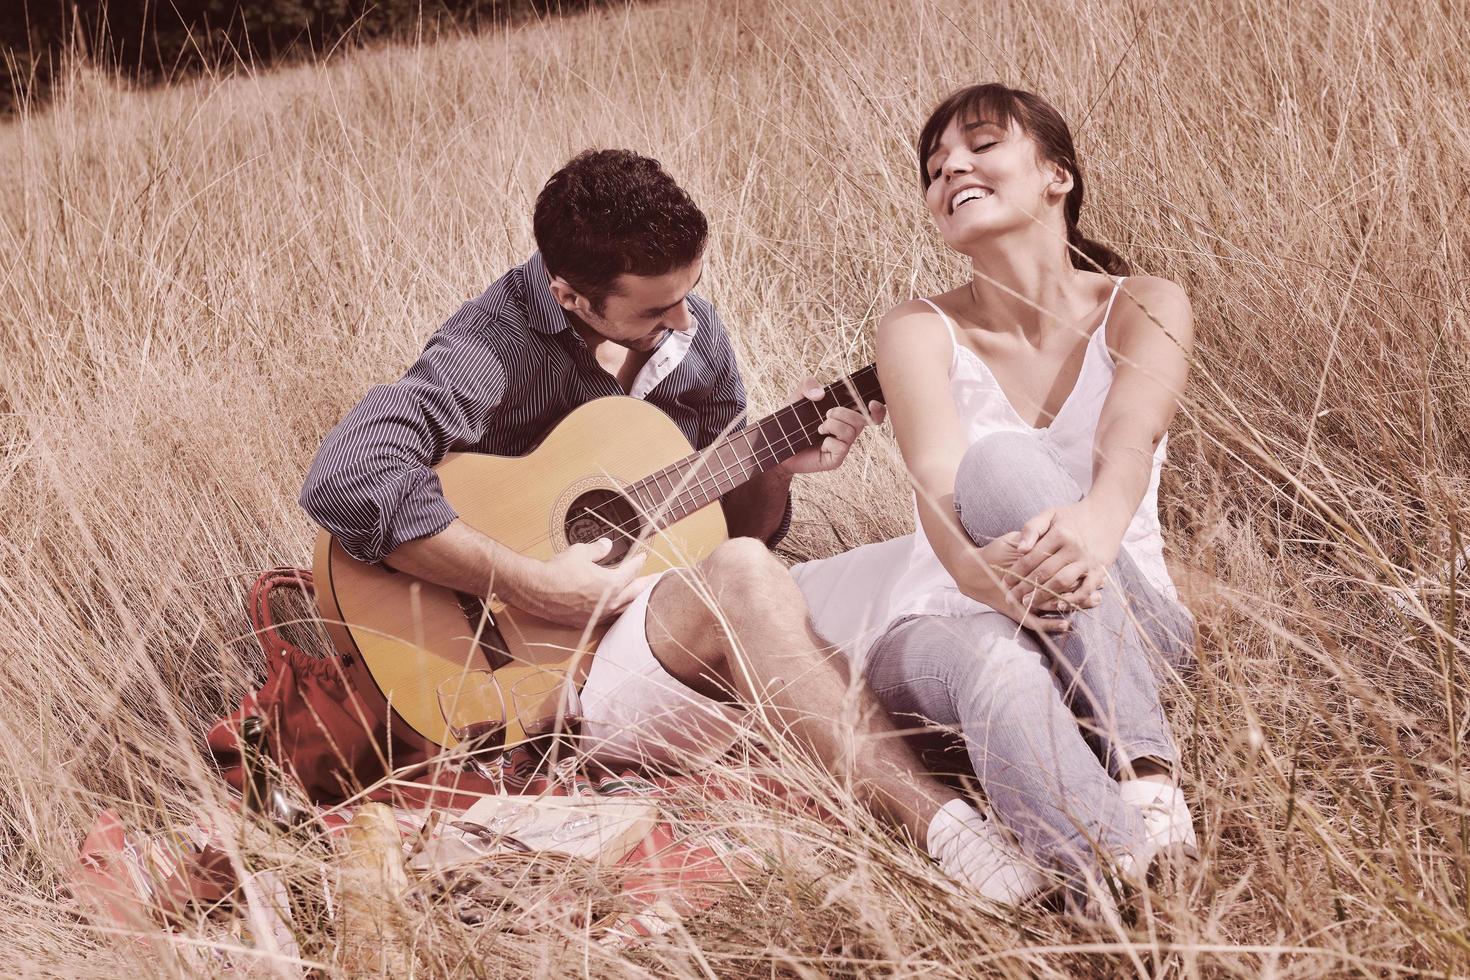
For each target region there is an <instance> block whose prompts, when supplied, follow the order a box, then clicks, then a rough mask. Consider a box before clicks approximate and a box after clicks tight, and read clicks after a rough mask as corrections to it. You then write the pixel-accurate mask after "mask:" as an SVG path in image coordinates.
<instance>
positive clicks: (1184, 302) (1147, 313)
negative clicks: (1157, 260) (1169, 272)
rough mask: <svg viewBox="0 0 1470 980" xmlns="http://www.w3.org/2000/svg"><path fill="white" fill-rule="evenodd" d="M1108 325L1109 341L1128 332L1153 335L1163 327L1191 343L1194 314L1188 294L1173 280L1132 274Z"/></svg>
mask: <svg viewBox="0 0 1470 980" xmlns="http://www.w3.org/2000/svg"><path fill="white" fill-rule="evenodd" d="M1112 319H1113V321H1114V323H1110V324H1109V325H1108V333H1109V334H1110V340H1112V341H1114V342H1116V341H1121V340H1123V339H1124V337H1126V336H1128V335H1138V334H1152V333H1155V332H1157V331H1158V330H1160V329H1162V330H1163V331H1164V332H1165V333H1167V334H1170V335H1172V336H1173V337H1175V339H1177V340H1180V341H1184V342H1186V343H1187V342H1188V340H1189V338H1191V337H1192V336H1193V332H1194V314H1193V310H1192V309H1191V307H1190V304H1189V294H1188V293H1186V292H1185V291H1184V287H1182V286H1180V285H1179V284H1178V283H1177V282H1174V281H1173V280H1172V279H1165V278H1163V277H1162V276H1129V277H1128V278H1127V279H1125V280H1124V281H1123V286H1122V288H1121V289H1120V290H1119V296H1118V301H1117V305H1116V307H1115V308H1114V310H1113V317H1112Z"/></svg>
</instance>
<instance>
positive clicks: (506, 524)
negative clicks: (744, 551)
mask: <svg viewBox="0 0 1470 980" xmlns="http://www.w3.org/2000/svg"><path fill="white" fill-rule="evenodd" d="M691 452H692V447H691V446H690V445H689V442H688V440H687V439H685V437H684V434H683V433H682V432H681V431H680V430H679V428H678V426H676V425H675V424H674V423H673V422H672V421H671V420H670V419H669V418H668V417H667V416H666V415H664V414H663V413H662V412H660V411H659V410H658V409H657V408H655V407H653V406H652V405H649V404H647V403H646V402H644V401H641V400H639V399H636V398H623V397H613V398H600V399H597V400H595V401H591V402H588V403H586V404H584V405H581V406H579V407H578V408H577V409H575V410H574V411H572V412H571V413H570V414H569V415H567V417H566V418H565V419H563V420H562V421H561V422H560V423H559V424H558V425H557V426H556V428H554V429H553V430H552V431H551V432H550V433H549V434H548V435H547V436H546V438H545V439H544V440H543V441H542V442H541V444H540V445H539V446H537V447H536V449H534V450H533V451H532V452H531V453H530V454H529V455H526V456H520V457H507V456H491V455H485V454H479V453H451V454H449V455H448V456H446V457H445V458H444V460H443V462H442V463H440V464H439V466H438V467H436V472H437V473H438V475H439V480H440V482H441V484H442V485H443V488H444V496H445V499H446V500H448V502H449V504H450V505H451V506H452V507H453V508H454V510H455V511H456V512H457V513H458V514H459V516H460V518H461V519H462V520H463V521H464V522H465V523H466V524H468V525H470V526H471V527H473V528H475V529H476V530H479V531H481V532H483V533H484V534H485V535H487V536H489V537H490V538H493V539H494V540H496V541H498V542H500V543H501V544H503V545H505V546H506V547H509V548H511V549H513V550H515V551H517V552H519V553H521V554H523V555H527V556H529V557H532V558H538V559H543V560H544V559H548V558H551V557H553V556H554V555H556V554H557V553H559V552H561V551H565V550H566V549H567V548H568V547H569V546H570V545H571V544H572V543H574V539H579V540H589V541H590V540H595V539H596V538H597V537H601V536H604V534H605V532H606V531H607V527H606V522H605V521H603V522H601V523H599V521H598V520H595V519H589V518H588V517H587V516H586V509H585V508H586V505H587V501H588V500H598V499H603V500H606V499H609V498H611V497H621V494H622V491H623V490H624V489H625V488H627V487H629V486H630V485H632V484H634V483H636V482H637V481H639V480H641V479H643V478H645V477H647V476H649V475H650V474H652V473H655V472H657V471H660V470H663V469H665V468H667V467H670V466H672V465H673V464H675V463H677V462H678V461H680V460H682V459H685V458H687V457H688V456H689V455H690V454H691ZM629 513H631V510H630V511H629ZM578 515H582V517H581V518H580V519H579V518H578ZM635 522H636V523H637V524H638V530H639V533H638V534H636V535H634V536H635V537H639V538H642V540H643V546H644V547H646V548H647V550H648V551H649V557H648V562H647V564H646V565H645V566H644V568H643V572H644V573H649V572H656V571H659V570H662V569H664V568H669V567H675V566H687V565H690V564H693V563H695V562H697V561H699V560H701V559H702V558H704V557H706V556H708V555H709V554H710V553H711V552H712V551H714V549H715V548H716V547H717V546H718V545H719V544H720V542H722V541H724V540H725V539H726V537H727V531H726V527H725V517H724V513H723V512H722V511H721V510H720V508H719V506H718V502H717V501H716V502H715V503H713V505H707V506H703V507H701V508H700V509H698V510H695V511H693V512H692V513H689V514H687V515H684V516H682V517H681V518H679V519H677V520H672V521H670V522H668V523H667V525H666V526H662V527H658V528H657V529H655V526H654V524H653V523H652V522H650V521H649V520H648V514H647V513H646V512H645V513H644V514H643V517H642V519H641V520H637V519H634V520H633V521H630V522H629V523H630V524H631V523H635ZM659 523H662V522H659ZM624 538H625V546H626V543H627V542H626V535H625V536H624ZM314 572H315V577H316V582H317V593H318V595H317V601H318V604H319V606H320V609H321V613H322V618H323V619H324V620H325V622H326V625H327V629H328V631H329V633H330V634H331V637H332V640H333V642H334V643H335V645H336V647H337V649H338V651H339V652H340V653H341V654H342V655H343V657H344V659H345V660H346V662H347V664H348V670H349V674H350V677H351V680H352V681H353V683H354V685H355V687H356V689H357V691H358V693H359V694H360V696H362V697H363V698H364V700H365V701H366V702H368V705H369V707H370V708H372V709H375V710H377V711H379V712H380V720H381V721H383V722H385V723H387V724H389V725H391V727H392V732H393V734H394V735H397V736H400V737H402V738H403V739H404V740H405V741H407V742H409V743H410V744H414V745H419V746H421V747H426V746H425V744H424V743H431V744H433V745H452V744H454V741H455V740H454V738H453V736H452V735H451V734H450V733H449V732H448V731H447V730H446V728H445V722H444V717H443V714H442V713H441V711H440V707H439V703H438V697H437V690H438V686H439V684H440V683H441V682H442V681H444V680H447V679H449V678H451V677H454V676H457V675H459V674H460V673H461V672H462V671H464V670H465V669H466V668H468V669H487V670H489V669H493V670H494V671H495V672H496V675H497V677H498V678H499V679H500V682H501V686H502V688H503V689H504V690H507V691H508V690H509V687H510V684H512V683H514V681H515V679H516V677H517V675H519V674H524V673H526V672H527V671H529V670H534V669H536V668H538V667H541V668H544V667H554V668H556V669H559V670H563V671H570V672H572V673H573V675H574V676H575V677H576V679H577V682H578V683H580V682H581V681H582V680H584V679H585V678H586V673H587V670H588V669H589V668H590V666H591V656H590V654H591V652H592V651H593V650H594V649H595V647H596V645H597V642H598V640H600V639H601V637H602V634H603V632H604V630H603V629H602V628H599V627H589V628H584V629H576V628H569V627H564V626H560V625H557V624H555V623H551V622H548V621H546V620H543V619H540V618H538V617H536V616H532V615H530V614H529V613H526V612H524V611H522V610H519V609H516V608H514V607H509V606H505V605H503V604H500V603H499V602H498V601H496V600H494V599H492V601H491V602H490V603H489V605H488V618H489V620H491V621H493V622H491V621H487V617H486V608H485V606H484V604H482V603H478V601H477V600H476V597H461V596H460V595H459V594H457V593H455V592H454V591H452V590H450V589H446V588H442V587H440V586H437V585H432V584H430V583H428V582H424V581H422V580H420V579H416V578H414V577H413V576H410V575H407V574H404V573H401V572H395V571H393V570H392V569H390V568H388V567H387V566H386V565H382V564H367V563H364V562H360V561H357V560H355V559H353V558H351V557H350V556H348V554H347V553H346V552H345V551H343V550H342V547H341V545H340V544H338V543H337V542H336V541H335V540H334V539H333V538H332V537H331V536H330V535H329V534H327V533H326V532H322V533H321V534H320V535H319V537H318V539H317V547H316V556H315V562H314ZM493 590H494V587H493V585H492V593H493ZM470 600H475V601H470ZM492 625H493V628H491V627H492ZM497 630H498V637H497V636H496V635H495V634H496V632H497ZM502 640H503V642H502ZM492 647H493V648H494V649H491V648H492ZM521 738H522V732H521V730H520V728H519V726H518V725H516V724H515V723H514V721H512V723H511V725H510V727H509V728H508V730H507V732H506V742H507V744H509V743H511V742H515V741H518V740H520V739H521Z"/></svg>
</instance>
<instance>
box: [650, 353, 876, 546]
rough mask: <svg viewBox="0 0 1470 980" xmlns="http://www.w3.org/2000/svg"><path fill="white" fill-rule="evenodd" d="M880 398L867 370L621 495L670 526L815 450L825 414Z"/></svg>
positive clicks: (873, 376) (872, 375) (871, 371)
mask: <svg viewBox="0 0 1470 980" xmlns="http://www.w3.org/2000/svg"><path fill="white" fill-rule="evenodd" d="M882 398H883V391H882V388H881V387H879V384H878V369H877V367H876V366H875V365H872V364H869V365H868V366H867V367H865V368H863V369H862V370H861V371H858V372H856V373H855V374H852V375H849V376H848V377H846V378H843V379H842V380H840V381H836V382H834V383H832V384H830V385H827V387H826V388H825V389H823V393H822V398H821V399H820V400H817V401H812V400H811V399H808V398H803V399H802V400H801V401H799V402H795V403H793V404H791V405H787V406H786V407H785V408H783V409H780V410H779V411H777V412H774V413H772V414H771V415H768V416H766V417H765V418H764V419H762V420H761V421H759V422H757V423H755V424H754V425H749V426H746V427H745V428H744V429H741V430H740V431H739V432H734V433H731V434H730V435H728V436H726V437H725V438H723V439H719V440H716V441H715V442H714V443H713V444H711V445H710V446H709V447H708V448H706V449H705V450H703V451H702V452H697V453H693V454H692V455H689V456H686V457H684V458H683V459H681V460H679V461H678V462H677V463H674V464H672V465H670V466H666V467H664V468H663V469H661V470H659V471H658V472H657V473H654V474H653V475H652V476H649V477H647V478H645V479H642V480H639V481H638V482H637V483H635V484H633V485H632V486H631V487H629V488H628V489H627V493H628V495H629V496H630V497H631V498H632V499H633V500H634V502H635V503H637V505H638V506H639V508H640V509H642V510H643V512H644V513H647V514H651V515H653V516H654V517H655V518H656V520H657V522H658V523H659V524H665V525H666V524H672V523H674V522H675V521H678V520H681V519H682V518H684V517H687V516H688V515H690V514H692V513H694V512H695V511H696V510H699V509H700V508H701V507H705V506H707V505H709V504H711V503H713V502H714V501H716V500H718V499H719V498H720V497H721V496H723V495H724V494H726V493H728V492H729V491H731V490H733V489H735V488H736V487H738V486H740V485H741V484H742V483H745V482H746V481H747V480H750V479H751V478H752V477H754V476H756V475H758V474H760V473H763V472H765V471H766V470H768V469H770V468H771V467H773V466H775V465H777V464H778V463H781V462H783V461H784V460H787V459H790V458H791V457H792V456H795V455H796V454H797V453H799V452H801V451H802V450H803V449H809V448H811V447H812V446H815V445H818V444H819V443H820V442H821V441H822V440H823V439H825V438H826V435H825V434H823V433H819V432H818V431H817V428H818V426H820V425H821V424H822V421H823V420H824V419H825V418H826V417H827V412H828V411H829V410H830V409H833V408H837V407H839V406H840V407H845V408H856V407H858V406H865V405H867V404H868V402H870V401H881V400H882Z"/></svg>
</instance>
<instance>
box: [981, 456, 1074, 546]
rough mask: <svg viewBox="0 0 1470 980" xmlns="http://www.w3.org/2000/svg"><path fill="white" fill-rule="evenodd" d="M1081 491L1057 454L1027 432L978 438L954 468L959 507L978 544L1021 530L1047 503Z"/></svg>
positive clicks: (1058, 502) (1066, 501) (1061, 502)
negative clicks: (955, 468)
mask: <svg viewBox="0 0 1470 980" xmlns="http://www.w3.org/2000/svg"><path fill="white" fill-rule="evenodd" d="M1081 496H1082V494H1081V491H1080V490H1079V489H1078V487H1077V484H1076V481H1074V480H1073V479H1072V477H1071V476H1070V475H1069V474H1068V473H1067V472H1066V470H1065V469H1063V468H1062V464H1061V463H1060V462H1059V461H1058V460H1057V459H1056V457H1055V456H1053V455H1052V454H1051V453H1050V452H1048V451H1047V449H1046V447H1045V446H1043V445H1042V444H1041V443H1040V442H1039V441H1038V440H1037V439H1036V438H1035V437H1033V436H1029V435H1027V434H1025V433H1024V432H993V433H991V434H990V435H988V436H985V437H983V438H981V439H977V440H976V441H975V443H974V444H973V445H972V446H970V448H969V449H968V450H967V451H966V452H965V455H964V457H963V458H962V459H961V460H960V465H959V469H958V470H957V471H956V473H955V487H954V500H955V512H956V513H957V514H958V515H959V518H960V523H961V524H963V525H964V528H965V531H966V532H967V533H968V534H969V535H970V537H971V538H972V539H973V540H974V541H975V542H976V543H977V544H987V543H988V542H990V541H992V540H994V539H995V538H998V537H1000V536H1001V535H1003V534H1009V533H1010V532H1012V531H1015V530H1018V529H1019V528H1020V527H1021V525H1023V524H1025V523H1026V522H1027V521H1029V520H1030V519H1031V518H1033V517H1035V516H1036V515H1037V514H1039V513H1040V512H1041V511H1043V510H1046V509H1047V508H1048V507H1060V506H1062V505H1064V504H1069V503H1073V502H1075V501H1077V500H1079V499H1080V498H1081Z"/></svg>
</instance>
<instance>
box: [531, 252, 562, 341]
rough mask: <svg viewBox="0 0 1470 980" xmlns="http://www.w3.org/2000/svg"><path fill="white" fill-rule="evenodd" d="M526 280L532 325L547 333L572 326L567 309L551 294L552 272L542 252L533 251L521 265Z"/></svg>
mask: <svg viewBox="0 0 1470 980" xmlns="http://www.w3.org/2000/svg"><path fill="white" fill-rule="evenodd" d="M521 272H522V273H523V274H524V276H525V282H526V317H527V320H528V321H529V322H530V324H531V326H532V327H534V328H536V329H537V330H539V331H541V332H542V333H546V334H554V333H561V332H562V331H563V330H565V329H567V327H569V326H571V324H570V323H569V322H567V311H566V310H564V309H562V308H561V304H560V303H558V302H557V301H556V297H555V296H552V295H551V273H549V272H547V271H546V262H545V261H544V260H543V259H542V258H541V253H540V252H534V253H532V255H531V257H530V258H529V259H527V260H526V264H525V265H523V266H521Z"/></svg>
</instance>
